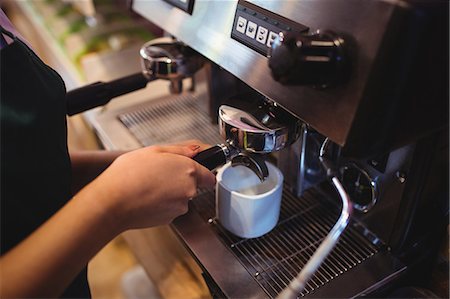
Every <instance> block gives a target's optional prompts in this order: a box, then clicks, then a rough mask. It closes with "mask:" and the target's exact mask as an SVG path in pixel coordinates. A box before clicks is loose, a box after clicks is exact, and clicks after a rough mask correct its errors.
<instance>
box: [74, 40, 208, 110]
mask: <svg viewBox="0 0 450 299" xmlns="http://www.w3.org/2000/svg"><path fill="white" fill-rule="evenodd" d="M139 54H140V56H141V62H142V72H140V73H137V74H133V75H129V76H126V77H123V78H119V79H116V80H113V81H110V82H95V83H92V84H89V85H86V86H82V87H80V88H77V89H74V90H71V91H69V92H68V93H67V94H66V105H67V112H66V113H67V114H68V115H74V114H78V113H81V112H84V111H86V110H89V109H92V108H95V107H98V106H102V105H105V104H107V103H108V102H109V101H111V100H112V99H113V98H116V97H118V96H121V95H124V94H127V93H130V92H133V91H136V90H139V89H142V88H145V87H146V86H147V83H148V82H150V81H153V80H156V79H164V80H169V81H171V83H172V84H173V85H174V86H177V84H176V83H177V82H181V80H182V79H184V78H187V77H192V76H193V75H194V74H195V72H197V71H198V70H199V69H200V68H201V67H202V66H203V64H204V61H205V60H204V58H203V56H201V55H200V54H198V53H197V52H195V51H194V50H193V49H191V48H189V47H188V46H186V45H185V44H183V43H182V42H179V41H174V40H172V39H168V38H159V39H154V40H151V41H149V42H147V43H145V44H144V45H143V46H142V47H141V49H140V52H139ZM174 90H176V91H177V92H180V91H181V90H180V88H175V89H174Z"/></svg>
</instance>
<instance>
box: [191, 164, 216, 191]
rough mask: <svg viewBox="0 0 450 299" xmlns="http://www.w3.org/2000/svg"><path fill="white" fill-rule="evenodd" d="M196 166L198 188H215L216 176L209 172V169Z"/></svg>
mask: <svg viewBox="0 0 450 299" xmlns="http://www.w3.org/2000/svg"><path fill="white" fill-rule="evenodd" d="M195 165H196V176H197V187H200V188H208V189H212V188H214V186H215V184H216V176H215V175H214V174H213V173H212V172H211V171H209V170H208V168H206V167H204V166H202V165H200V164H198V163H195Z"/></svg>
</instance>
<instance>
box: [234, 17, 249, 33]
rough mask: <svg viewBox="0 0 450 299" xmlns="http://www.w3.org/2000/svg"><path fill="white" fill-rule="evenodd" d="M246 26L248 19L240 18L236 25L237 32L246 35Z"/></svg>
mask: <svg viewBox="0 0 450 299" xmlns="http://www.w3.org/2000/svg"><path fill="white" fill-rule="evenodd" d="M245 25H247V19H246V18H243V17H239V18H238V21H237V23H236V30H237V31H239V32H240V33H245Z"/></svg>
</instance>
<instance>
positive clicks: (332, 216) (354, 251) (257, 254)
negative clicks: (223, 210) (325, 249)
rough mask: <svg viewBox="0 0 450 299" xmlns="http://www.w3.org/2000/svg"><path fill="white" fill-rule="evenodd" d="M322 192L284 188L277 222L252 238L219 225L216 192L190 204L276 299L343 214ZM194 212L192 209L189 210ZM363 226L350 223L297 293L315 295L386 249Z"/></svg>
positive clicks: (224, 267)
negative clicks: (298, 193) (293, 191)
mask: <svg viewBox="0 0 450 299" xmlns="http://www.w3.org/2000/svg"><path fill="white" fill-rule="evenodd" d="M324 196H325V195H324V194H322V193H321V192H319V191H318V190H315V189H311V190H309V191H307V192H306V193H305V195H304V196H302V197H301V198H296V197H295V196H293V195H292V194H290V193H289V192H288V191H284V193H283V199H282V205H281V212H280V219H279V222H278V224H277V226H276V227H275V228H274V229H273V230H272V231H271V232H269V233H268V234H266V235H264V236H262V237H259V238H254V239H242V238H239V237H237V236H234V235H233V234H231V233H229V232H228V231H227V230H225V229H224V228H223V227H222V226H221V225H220V223H219V222H218V221H217V220H216V219H215V200H214V193H213V192H204V193H201V194H200V195H199V196H197V197H196V198H195V199H194V200H193V201H192V206H191V208H192V210H195V213H197V214H198V215H199V216H200V218H201V219H202V221H203V222H204V223H206V224H207V225H208V227H209V228H210V230H212V232H213V234H214V235H215V236H216V237H217V238H218V239H219V240H220V242H221V243H222V244H223V245H224V246H225V247H226V248H227V250H228V251H229V252H231V253H232V255H233V256H234V258H235V259H236V260H237V261H238V262H239V263H240V264H241V265H242V266H243V267H244V268H245V270H246V271H247V273H248V274H249V275H250V276H251V277H252V278H253V280H254V281H255V282H256V283H257V284H258V285H259V287H260V288H261V289H262V290H264V293H265V294H267V296H268V297H269V298H275V297H276V296H277V295H278V294H279V293H280V292H281V291H282V290H283V289H284V288H286V287H287V285H288V284H289V282H290V281H291V280H292V279H293V278H294V277H296V276H297V274H298V273H299V272H300V271H301V269H302V268H303V267H304V265H305V264H306V262H307V261H308V260H309V258H310V257H311V256H312V255H313V253H314V252H315V250H316V249H317V247H318V246H319V245H320V243H321V242H322V240H323V239H324V238H325V236H326V235H327V234H328V232H329V231H330V230H331V228H332V227H333V225H334V224H335V222H336V220H337V219H338V217H339V209H338V208H337V207H336V206H335V205H334V204H333V203H332V202H331V201H329V200H327V199H326V198H324ZM193 213H194V212H193V211H191V212H190V213H189V214H193ZM184 217H185V216H182V217H181V218H184ZM187 218H189V216H187ZM179 219H180V218H179ZM181 222H182V223H183V224H181ZM180 225H183V226H184V225H188V221H183V220H182V219H181V220H177V221H176V222H175V225H174V226H175V230H176V231H177V230H178V232H179V233H180V237H181V238H182V239H184V241H185V242H187V247H188V248H189V247H190V246H189V245H190V244H189V236H187V238H186V235H184V233H183V231H184V230H185V228H183V229H180ZM360 228H361V225H360V224H358V223H351V224H350V225H349V226H348V228H347V229H346V231H345V232H344V234H343V235H342V237H341V239H340V241H339V242H338V244H337V246H336V247H335V249H334V250H333V251H332V253H331V254H330V255H329V256H328V258H327V259H326V260H325V262H324V263H323V264H322V265H321V267H320V268H319V269H318V271H317V272H316V273H315V274H314V275H313V277H312V278H311V280H310V281H309V282H308V284H307V286H306V288H305V289H304V291H303V292H302V293H300V294H299V297H304V296H310V295H313V294H314V293H315V292H316V291H317V290H318V289H319V288H321V287H323V286H325V285H327V284H329V283H330V282H331V281H333V280H335V279H336V278H338V277H340V276H341V275H343V274H344V273H346V272H349V271H350V270H351V269H353V268H355V267H357V266H358V265H360V264H362V263H363V262H364V261H366V260H368V259H370V258H372V257H373V256H376V255H377V254H379V253H380V252H383V251H385V249H384V248H383V246H380V245H379V244H377V245H375V244H373V243H372V242H370V241H369V239H368V238H366V237H365V236H364V235H363V233H362V232H361V229H360ZM204 236H205V238H207V236H206V235H204ZM211 246H212V244H211ZM193 247H195V246H193ZM189 249H191V251H193V254H194V255H195V256H196V258H197V259H198V260H199V261H200V263H201V266H203V267H204V268H205V271H206V272H209V270H210V269H208V268H207V267H205V265H202V256H200V255H198V252H196V250H195V248H189ZM212 250H213V249H212ZM208 254H209V253H208ZM207 259H208V258H207ZM227 267H230V269H227ZM232 269H234V266H232V265H230V264H227V262H226V261H224V264H223V269H222V270H223V271H225V272H230V275H233V274H232V272H233V271H234V270H232ZM213 279H214V277H213ZM239 283H240V282H237V284H239ZM225 293H226V292H225ZM229 296H230V295H229ZM231 297H233V296H231Z"/></svg>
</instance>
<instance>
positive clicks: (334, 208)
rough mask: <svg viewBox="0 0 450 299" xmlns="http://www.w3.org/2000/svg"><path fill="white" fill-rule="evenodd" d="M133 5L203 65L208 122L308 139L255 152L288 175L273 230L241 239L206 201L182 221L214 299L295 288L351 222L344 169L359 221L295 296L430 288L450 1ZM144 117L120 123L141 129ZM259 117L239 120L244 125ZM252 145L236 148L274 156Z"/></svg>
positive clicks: (438, 227) (443, 193) (137, 1)
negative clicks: (337, 229) (227, 118)
mask: <svg viewBox="0 0 450 299" xmlns="http://www.w3.org/2000/svg"><path fill="white" fill-rule="evenodd" d="M132 9H133V10H134V11H135V12H137V13H139V14H141V15H142V16H143V17H145V18H147V19H148V20H150V21H151V22H153V23H154V24H156V25H157V26H159V27H161V28H162V29H163V30H164V31H165V32H167V33H168V35H170V36H173V37H174V38H175V39H176V40H177V41H179V42H182V43H184V44H186V45H188V46H189V47H190V48H192V49H193V50H195V51H196V52H198V53H199V54H200V55H202V56H203V57H204V59H205V61H206V65H207V66H206V81H207V87H208V88H207V94H208V99H207V101H206V102H205V105H203V108H202V109H204V111H205V113H206V114H207V115H208V116H209V120H208V121H209V122H212V123H215V122H217V118H218V114H219V112H220V113H221V115H222V114H223V113H231V112H233V111H235V110H233V109H237V110H236V111H238V112H239V111H240V112H243V113H244V112H248V113H249V114H250V115H252V116H253V117H255V119H257V120H258V121H259V124H260V125H258V124H256V125H255V124H254V123H253V122H252V124H251V125H253V127H252V129H255V127H256V129H258V128H259V129H261V128H260V127H258V126H263V125H264V124H267V123H269V120H270V124H271V125H273V124H279V127H280V128H287V130H288V131H289V134H287V133H286V136H291V137H292V136H295V138H289V140H285V142H284V143H283V142H282V141H280V142H281V143H280V144H282V146H272V147H268V148H270V149H273V151H274V152H273V153H272V150H269V151H259V152H258V151H257V152H256V154H255V155H256V156H258V157H262V158H264V159H268V160H271V161H274V162H275V163H277V164H278V166H279V167H280V168H281V169H282V171H283V173H284V176H285V188H284V193H283V200H282V207H281V214H280V220H279V222H278V225H277V226H276V227H275V228H274V229H273V230H272V231H271V232H270V233H268V234H266V235H264V236H262V237H260V238H255V239H241V238H238V237H236V236H234V235H232V234H230V233H229V232H227V231H226V230H224V229H223V228H222V227H221V226H220V223H219V222H218V221H217V220H216V219H215V203H214V194H213V193H212V192H207V191H205V192H200V194H199V195H198V197H197V198H196V199H195V200H193V201H192V202H191V207H190V211H189V213H188V214H186V215H184V216H182V217H180V218H178V219H176V220H175V222H174V224H173V228H174V230H175V231H176V233H177V234H178V236H179V237H180V239H181V240H182V242H183V243H184V244H185V246H186V248H187V249H188V250H189V251H190V253H191V254H192V256H193V257H194V258H195V260H196V261H197V262H198V264H199V266H200V267H201V269H202V270H203V273H204V279H205V281H206V283H207V285H208V287H209V288H210V291H211V294H212V296H213V297H218V298H223V297H227V298H276V297H277V296H279V295H280V294H281V293H282V292H283V290H285V289H286V288H289V284H290V283H291V281H292V280H293V279H294V278H295V277H296V276H297V274H298V273H300V272H301V271H302V270H303V269H304V268H305V267H306V265H307V263H308V261H309V260H310V259H311V257H312V256H313V255H314V253H315V252H316V250H317V249H318V248H319V246H320V245H321V244H322V242H323V241H324V240H325V238H326V236H327V235H328V234H329V232H330V230H331V229H332V228H333V226H334V225H335V223H336V221H337V220H338V217H339V215H340V211H341V209H342V204H341V201H340V199H339V194H338V193H337V192H336V190H335V189H334V187H333V186H332V184H331V182H330V179H329V177H330V172H332V176H335V177H336V179H338V180H339V181H340V182H341V184H342V186H343V188H344V189H345V192H346V193H347V194H348V196H349V197H350V201H351V206H352V208H353V214H352V216H351V217H350V221H349V223H348V225H347V227H346V229H345V230H344V231H343V234H342V235H341V236H340V238H339V241H338V242H337V245H336V246H335V247H334V249H333V250H332V251H331V253H330V254H329V255H328V256H327V257H326V259H325V260H324V261H323V262H322V263H321V264H320V267H318V268H317V269H316V270H315V271H314V272H313V273H311V277H310V279H308V281H307V282H306V284H305V285H304V286H303V287H302V288H301V290H300V291H298V293H296V296H298V297H304V296H306V297H322V298H323V297H326V298H330V297H364V296H367V297H393V296H394V295H393V292H396V291H398V290H399V289H401V288H402V287H405V286H417V287H426V284H427V279H426V278H429V276H430V273H431V270H432V269H431V266H432V265H433V262H434V259H435V257H436V251H437V248H438V246H439V244H440V243H441V242H442V240H443V237H444V236H445V234H446V230H447V226H448V108H449V107H448V82H449V77H448V63H449V61H448V52H449V49H448V36H449V32H448V12H449V7H448V1H440V0H436V1H431V0H430V1H413V0H411V1H409V0H403V1H386V0H296V1H294V0H279V1H268V0H249V1H244V0H233V1H220V0H217V1H214V0H209V1H204V0H152V1H145V0H134V1H132ZM224 105H225V106H224ZM189 107H190V106H189ZM189 107H188V106H185V108H184V109H185V111H186V114H189V113H191V110H189V109H190V108H189ZM219 107H220V108H219ZM224 107H225V108H224ZM229 107H233V108H229ZM224 109H225V110H226V111H225V112H224ZM227 109H228V110H227ZM230 109H231V110H230ZM230 111H231V112H230ZM166 112H167V111H166ZM167 113H170V111H168V112H167ZM192 113H193V112H192ZM144 114H145V113H142V115H144ZM139 117H141V114H139V115H135V116H132V117H128V118H127V116H126V115H125V116H124V115H122V116H120V120H121V122H122V123H123V124H124V125H125V126H127V127H129V128H131V130H132V129H133V126H135V125H136V123H137V122H139ZM250 118H251V117H249V116H247V114H245V113H244V114H239V120H240V123H241V126H245V125H250V124H249V121H248V119H250ZM181 125H182V124H180V126H181ZM183 125H184V124H183ZM213 126H214V125H213ZM263 129H264V130H271V129H273V128H271V127H270V126H264V128H263ZM198 130H199V131H202V130H203V131H205V136H206V135H208V136H210V131H206V129H205V127H198ZM203 131H202V132H203ZM233 132H234V131H232V130H231V131H229V132H228V133H229V134H232V133H233ZM134 134H135V136H137V137H139V136H141V135H142V130H140V129H135V131H134ZM139 134H141V135H139ZM236 134H238V133H236ZM229 136H230V135H226V136H225V137H226V139H227V140H221V141H222V142H224V141H230V138H229ZM236 136H237V135H236ZM277 136H279V135H277ZM283 136H284V135H283ZM247 137H248V136H247ZM247 137H246V138H241V139H236V140H240V141H242V142H241V143H239V142H237V141H235V142H234V145H236V143H238V148H239V149H242V148H245V149H246V150H245V152H255V151H252V149H255V148H267V147H264V145H261V144H256V141H255V142H254V143H253V144H251V142H250V141H249V140H253V139H250V137H248V138H247ZM199 138H200V139H202V136H199ZM209 140H210V139H208V140H207V141H209ZM271 140H272V139H271ZM213 142H216V141H215V140H214V141H213ZM217 142H219V143H220V141H217ZM265 142H269V141H267V140H266V141H265ZM142 144H144V145H145V142H142ZM232 145H233V144H232ZM266 145H267V144H266ZM272 145H273V144H272ZM222 149H224V150H226V147H220V146H219V147H217V148H216V152H217V150H218V151H220V150H222ZM324 156H326V163H324V159H323V158H324ZM256 164H258V162H256ZM324 164H326V165H325V166H326V167H323V166H324ZM263 177H264V176H263ZM263 177H262V179H263ZM398 296H403V297H410V296H411V295H410V294H409V295H408V294H407V293H398Z"/></svg>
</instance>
